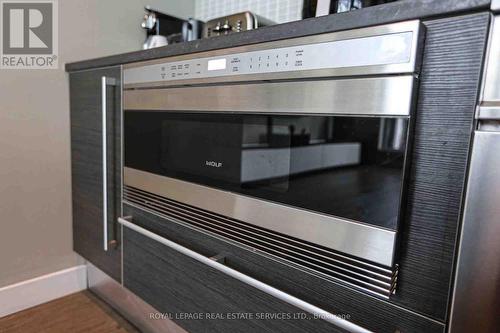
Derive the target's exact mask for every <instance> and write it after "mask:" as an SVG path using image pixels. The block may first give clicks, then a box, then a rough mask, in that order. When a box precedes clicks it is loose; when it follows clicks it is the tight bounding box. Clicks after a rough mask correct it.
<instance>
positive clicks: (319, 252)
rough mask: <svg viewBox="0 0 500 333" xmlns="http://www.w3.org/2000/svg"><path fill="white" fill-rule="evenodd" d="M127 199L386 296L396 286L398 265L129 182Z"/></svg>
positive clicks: (359, 287) (323, 275) (151, 210)
mask: <svg viewBox="0 0 500 333" xmlns="http://www.w3.org/2000/svg"><path fill="white" fill-rule="evenodd" d="M124 200H125V202H126V203H127V204H128V205H132V206H134V207H136V208H139V209H141V210H144V211H147V212H149V213H151V214H154V215H157V216H159V217H161V218H165V219H168V220H169V221H173V222H176V223H179V224H181V225H183V226H186V227H188V228H191V229H194V230H196V231H198V232H203V233H205V234H208V235H210V236H212V237H216V238H219V239H221V240H223V241H225V242H229V243H231V244H233V245H236V246H239V247H242V248H245V249H246V250H250V251H253V252H257V253H260V254H262V255H265V256H267V257H271V258H272V259H275V260H278V261H280V262H281V263H285V264H289V265H292V266H294V267H295V268H302V270H304V271H306V272H308V273H312V274H316V275H319V276H321V277H322V278H325V279H327V280H335V281H339V282H343V283H344V284H347V285H349V286H351V287H355V288H357V289H361V290H363V291H365V292H368V293H371V294H374V295H377V296H379V297H383V298H385V299H388V298H389V296H390V295H391V294H392V293H393V292H394V290H395V287H396V280H397V267H395V268H394V269H392V270H388V269H386V268H385V267H383V266H376V265H374V264H371V263H368V262H363V261H360V260H355V259H353V258H349V257H346V256H343V255H341V254H338V253H336V252H334V251H331V250H328V249H326V248H324V247H319V246H317V245H312V244H309V243H307V242H302V241H300V240H297V239H294V238H291V237H287V236H284V235H281V234H278V233H275V232H272V231H269V230H264V229H262V228H256V227H255V226H252V225H251V224H247V223H244V222H241V221H237V220H231V219H229V218H225V217H223V216H220V215H216V214H213V213H211V212H208V211H203V210H201V209H198V208H194V207H190V206H187V205H184V204H180V203H178V202H174V201H172V200H169V199H166V198H163V197H160V196H158V195H155V194H152V193H149V192H144V191H142V190H138V189H135V188H131V187H128V186H127V187H126V189H125V197H124ZM298 266H299V267H298Z"/></svg>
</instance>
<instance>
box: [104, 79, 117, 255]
mask: <svg viewBox="0 0 500 333" xmlns="http://www.w3.org/2000/svg"><path fill="white" fill-rule="evenodd" d="M108 86H116V80H115V79H114V78H110V77H106V76H103V77H101V98H102V100H101V106H102V215H103V216H102V220H103V222H102V223H103V245H104V251H107V250H108V158H107V156H108V142H107V137H108V130H107V128H108V125H107V115H108V111H107V97H108V96H107V88H108Z"/></svg>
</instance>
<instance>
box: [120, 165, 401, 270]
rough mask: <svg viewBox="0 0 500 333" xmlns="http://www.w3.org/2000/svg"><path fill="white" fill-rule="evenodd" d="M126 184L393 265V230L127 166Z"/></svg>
mask: <svg viewBox="0 0 500 333" xmlns="http://www.w3.org/2000/svg"><path fill="white" fill-rule="evenodd" d="M124 184H125V185H128V186H132V187H135V188H138V189H141V190H144V191H147V192H151V193H154V194H157V195H160V196H163V197H166V198H170V199H173V200H176V201H179V202H182V203H186V204H189V205H192V206H195V207H199V208H201V209H205V210H208V211H212V212H214V213H217V214H220V215H224V216H227V217H230V218H234V219H237V220H241V221H245V222H247V223H250V224H254V225H257V226H261V227H263V228H267V229H270V230H273V231H277V232H281V233H284V234H287V235H289V236H292V237H296V238H299V239H302V240H306V241H310V242H312V243H315V244H318V245H322V246H325V247H328V248H331V249H334V250H337V251H340V252H343V253H346V254H349V255H353V256H356V257H359V258H363V259H366V260H369V261H373V262H375V263H378V264H381V265H385V266H389V267H392V265H393V255H394V243H395V238H396V232H395V231H392V230H388V229H382V228H377V227H373V226H370V225H368V224H363V223H358V222H354V221H349V220H345V219H341V218H337V217H334V216H328V215H323V214H318V213H314V212H311V211H306V210H302V209H297V208H293V207H289V206H284V205H281V204H276V203H272V202H268V201H264V200H259V199H254V198H251V197H247V196H243V195H239V194H235V193H231V192H227V191H222V190H218V189H214V188H210V187H206V186H202V185H197V184H194V183H190V182H186V181H182V180H177V179H173V178H169V177H164V176H159V175H155V174H152V173H148V172H144V171H140V170H135V169H131V168H127V167H125V168H124ZM283 221H286V223H283Z"/></svg>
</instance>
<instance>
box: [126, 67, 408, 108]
mask: <svg viewBox="0 0 500 333" xmlns="http://www.w3.org/2000/svg"><path fill="white" fill-rule="evenodd" d="M414 81H415V79H414V77H413V76H412V75H406V76H394V77H378V78H365V79H343V80H324V81H304V82H280V83H262V84H252V85H248V84H239V85H220V86H201V87H183V88H168V89H144V90H126V91H124V109H125V110H158V111H165V110H167V111H169V110H170V111H174V110H181V111H203V112H205V111H219V112H225V111H226V112H236V111H244V112H257V113H261V112H262V113H289V114H294V113H304V114H315V113H317V114H326V113H330V114H346V115H347V114H349V115H355V114H356V115H374V116H375V115H385V116H409V115H410V109H411V101H412V91H413V86H414ZM360 96H362V98H361V97H360ZM193 97H195V98H193Z"/></svg>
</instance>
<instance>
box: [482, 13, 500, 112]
mask: <svg viewBox="0 0 500 333" xmlns="http://www.w3.org/2000/svg"><path fill="white" fill-rule="evenodd" d="M489 48H490V50H489V55H488V58H487V62H486V72H485V73H486V74H485V82H484V93H483V100H484V102H483V103H482V104H481V106H491V105H492V104H494V105H495V106H497V107H500V16H496V17H495V18H494V20H493V22H492V32H491V36H490V46H489Z"/></svg>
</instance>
